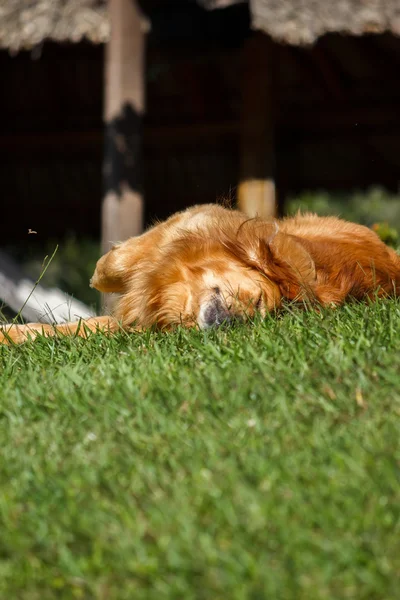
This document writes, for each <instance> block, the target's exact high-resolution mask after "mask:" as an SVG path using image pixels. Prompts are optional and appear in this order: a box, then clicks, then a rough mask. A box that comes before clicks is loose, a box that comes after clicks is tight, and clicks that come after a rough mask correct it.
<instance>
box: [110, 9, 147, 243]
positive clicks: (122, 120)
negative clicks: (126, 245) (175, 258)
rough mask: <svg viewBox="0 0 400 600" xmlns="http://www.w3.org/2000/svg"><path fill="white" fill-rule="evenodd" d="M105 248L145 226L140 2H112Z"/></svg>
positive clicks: (143, 32) (142, 34) (143, 40)
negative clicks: (142, 164) (142, 163)
mask: <svg viewBox="0 0 400 600" xmlns="http://www.w3.org/2000/svg"><path fill="white" fill-rule="evenodd" d="M108 2H109V14H110V21H111V37H110V41H109V42H108V44H107V47H106V56H105V110H104V120H105V146H104V148H105V150H104V187H105V191H104V200H103V207H102V248H103V251H104V252H106V251H107V250H109V248H110V246H111V244H112V242H115V241H118V240H124V239H126V238H128V237H130V236H134V235H138V234H139V233H141V231H142V228H143V188H142V179H143V174H142V167H141V151H142V120H143V114H144V110H145V80H144V54H145V22H144V19H143V16H142V14H141V12H140V10H139V7H138V5H137V2H136V0H108Z"/></svg>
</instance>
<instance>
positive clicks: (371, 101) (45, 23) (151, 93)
mask: <svg viewBox="0 0 400 600" xmlns="http://www.w3.org/2000/svg"><path fill="white" fill-rule="evenodd" d="M399 34H400V7H399V3H398V1H397V0H342V2H340V3H331V4H329V3H328V2H321V1H320V0H251V1H250V2H247V1H240V0H141V1H134V0H108V1H107V0H80V1H78V0H0V70H1V74H2V86H1V90H2V91H1V94H0V111H1V114H2V115H3V117H2V118H1V126H0V127H1V129H0V154H1V160H0V173H1V181H2V196H1V219H2V223H3V227H2V229H1V231H2V235H1V239H0V256H1V257H2V258H3V262H2V261H1V260H0V299H2V301H3V312H4V313H5V314H6V315H9V314H12V313H13V312H14V313H15V312H18V308H15V307H13V306H10V303H11V304H13V303H14V304H15V301H14V302H12V301H10V300H9V297H10V295H8V296H7V294H6V293H4V290H5V289H6V286H7V285H14V286H16V285H18V282H20V281H21V279H22V278H26V277H27V278H28V279H30V280H32V281H34V280H35V279H36V278H37V277H38V276H39V275H40V273H41V271H42V270H43V261H44V257H45V256H46V255H49V254H52V253H53V251H54V249H55V247H56V245H57V244H58V250H57V252H56V255H55V257H54V259H53V260H52V262H51V264H50V266H49V267H48V269H47V271H46V273H45V276H44V277H43V280H42V281H41V285H44V286H45V287H46V286H47V287H57V288H60V289H61V290H63V291H64V292H68V293H69V294H72V295H73V296H74V297H75V298H78V299H79V300H81V301H83V302H84V303H85V304H86V305H87V306H88V307H91V309H92V310H93V311H94V310H96V308H97V307H98V295H97V293H96V292H94V291H93V290H91V289H90V288H89V286H88V281H89V278H90V276H91V274H92V272H93V269H94V265H95V262H96V260H97V258H98V257H99V255H100V253H101V252H102V251H105V250H107V248H108V247H109V245H110V243H111V242H112V241H117V240H121V239H125V238H126V237H128V236H129V235H136V234H138V233H140V231H142V229H143V228H144V227H146V226H147V225H149V224H151V223H152V222H153V221H154V219H164V218H165V217H167V216H168V215H170V214H171V213H173V212H175V211H177V210H180V209H182V208H184V207H186V206H190V205H192V204H196V203H206V202H215V201H218V200H221V199H228V200H229V201H230V202H231V203H232V205H235V204H236V203H238V204H239V206H240V207H241V208H242V209H243V210H245V211H246V212H248V214H249V215H253V214H255V213H256V212H257V213H258V214H262V215H264V216H268V215H277V214H279V215H283V214H287V213H291V212H293V211H295V210H297V209H298V208H299V207H300V208H307V209H311V210H316V211H317V212H319V213H320V214H339V215H341V216H343V217H345V218H349V219H352V220H355V221H359V222H362V223H364V224H366V225H369V226H375V229H377V230H378V232H379V233H380V235H381V236H382V237H383V238H384V239H385V240H386V241H388V242H389V243H392V244H394V245H396V244H397V241H398V240H397V230H400V202H399V172H400V110H399V106H400V80H399V77H398V73H399V69H400V38H399V37H398V36H399ZM2 265H3V267H2ZM4 265H8V266H5V267H4ZM1 290H3V294H2V293H1ZM6 296H7V298H8V299H7V298H6Z"/></svg>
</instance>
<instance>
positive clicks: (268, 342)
mask: <svg viewBox="0 0 400 600" xmlns="http://www.w3.org/2000/svg"><path fill="white" fill-rule="evenodd" d="M0 381H1V386H0V389H1V391H0V395H1V401H0V444H1V458H0V598H1V599H10V600H47V599H51V600H53V599H55V598H57V599H58V598H61V599H64V598H65V599H70V598H71V599H74V598H77V599H80V598H82V599H86V598H88V599H90V598H93V599H101V600H132V599H134V600H136V599H139V600H141V599H145V600H152V599H157V600H158V599H164V598H168V599H169V598H170V599H174V600H175V599H184V600H191V599H196V600H197V599H207V600H208V599H211V600H214V599H228V600H230V599H235V600H236V599H238V600H239V599H243V600H244V599H254V600H256V599H257V600H258V599H260V600H264V599H266V600H281V599H282V600H319V599H330V600H342V599H356V600H363V599H368V600H375V599H381V600H391V599H393V600H395V599H396V600H398V599H399V598H400V519H399V515H400V303H399V302H395V301H388V302H380V303H377V304H375V305H371V306H366V305H351V306H350V305H349V306H346V307H344V308H341V309H339V310H336V311H326V312H325V311H323V312H322V313H309V312H302V311H299V310H293V311H291V310H287V312H286V313H285V314H283V315H281V316H280V317H279V318H275V317H268V318H267V319H266V320H265V321H264V322H259V323H256V324H254V325H251V326H249V325H247V326H246V325H242V326H236V327H234V328H232V329H225V330H219V331H210V332H206V333H204V332H199V331H183V330H179V331H176V332H175V333H173V334H169V335H167V334H159V333H146V334H143V335H138V334H136V335H132V336H130V337H129V336H126V335H124V334H119V335H117V336H116V337H114V338H110V339H107V338H105V337H104V336H102V335H95V336H93V337H92V338H91V339H90V340H88V341H82V340H80V339H72V340H68V339H55V340H54V339H53V340H51V339H40V340H37V341H36V342H35V343H28V344H26V345H24V346H22V347H18V348H6V347H2V348H0Z"/></svg>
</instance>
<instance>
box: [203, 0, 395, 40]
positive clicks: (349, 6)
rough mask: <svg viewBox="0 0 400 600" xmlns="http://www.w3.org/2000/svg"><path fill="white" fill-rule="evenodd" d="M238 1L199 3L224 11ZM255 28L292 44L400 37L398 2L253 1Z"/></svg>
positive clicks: (335, 0)
mask: <svg viewBox="0 0 400 600" xmlns="http://www.w3.org/2000/svg"><path fill="white" fill-rule="evenodd" d="M237 1H238V0H200V2H201V3H202V4H203V6H206V7H208V8H222V7H226V6H227V5H230V4H236V3H237ZM250 12H251V22H252V27H253V29H260V30H261V31H265V32H266V33H268V34H269V35H270V36H271V37H273V38H274V39H276V40H278V41H282V42H286V43H288V44H293V45H306V44H312V43H314V42H315V41H316V40H317V39H318V38H319V37H321V36H322V35H324V34H325V33H331V32H337V33H346V34H350V35H363V34H365V33H383V32H385V31H391V32H392V33H394V34H395V35H400V2H399V0H250Z"/></svg>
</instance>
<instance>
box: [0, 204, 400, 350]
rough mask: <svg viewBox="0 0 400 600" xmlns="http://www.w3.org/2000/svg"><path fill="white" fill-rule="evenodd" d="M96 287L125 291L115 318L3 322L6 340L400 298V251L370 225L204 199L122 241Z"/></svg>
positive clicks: (213, 321) (212, 321)
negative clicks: (250, 212)
mask: <svg viewBox="0 0 400 600" xmlns="http://www.w3.org/2000/svg"><path fill="white" fill-rule="evenodd" d="M91 285H92V286H93V287H94V288H96V289H97V290H100V291H101V292H105V293H117V294H119V298H118V301H117V303H116V307H115V311H114V315H113V316H112V317H97V318H92V319H88V320H86V321H84V322H78V323H67V324H62V325H54V326H52V325H42V324H28V325H4V326H3V328H2V329H1V331H0V341H1V342H3V343H12V342H16V343H20V342H23V341H25V340H26V339H28V338H29V337H35V335H37V333H43V334H44V335H47V336H49V335H56V334H57V333H61V334H66V335H80V336H83V337H86V336H87V335H88V334H89V333H90V332H91V331H96V330H102V331H106V332H113V331H116V330H117V329H119V328H122V329H125V330H128V331H129V330H130V331H135V330H142V329H144V328H148V327H152V326H156V327H158V328H161V329H169V328H171V327H173V326H175V325H183V326H185V327H193V326H197V327H200V328H207V327H212V326H217V325H220V324H221V323H226V322H229V321H230V320H232V319H239V320H245V319H248V318H251V317H253V316H254V315H255V313H261V315H264V314H265V313H266V312H267V311H272V310H275V309H277V308H279V307H280V306H281V305H282V301H283V300H289V301H298V302H299V303H303V304H306V305H315V306H321V305H322V306H335V305H336V306H337V305H339V304H341V303H343V302H344V301H345V300H346V299H349V298H354V299H357V300H361V299H368V298H369V299H375V298H377V297H385V296H395V295H397V294H398V293H399V290H400V257H399V256H398V255H397V254H396V253H395V252H394V250H392V249H391V248H388V247H387V246H386V245H385V244H384V243H383V242H382V241H381V240H380V239H379V238H378V236H377V235H376V234H375V233H374V232H373V231H371V230H370V229H368V228H366V227H363V226H362V225H357V224H355V223H349V222H346V221H342V220H340V219H338V218H336V217H318V216H316V215H314V214H298V215H297V216H295V217H292V218H286V219H283V220H262V219H259V218H253V219H249V218H248V217H246V215H244V214H242V213H241V212H238V211H235V210H228V209H226V208H223V207H221V206H218V205H203V206H195V207H192V208H189V209H188V210H186V211H183V212H180V213H178V214H176V215H173V216H172V217H170V218H169V219H168V220H167V221H165V222H164V223H159V224H157V225H155V226H154V227H152V228H151V229H149V230H148V231H147V232H145V233H144V234H143V235H140V236H138V237H135V238H131V239H129V240H127V241H125V242H122V243H118V244H116V245H115V246H114V247H113V248H112V249H111V250H110V251H109V252H108V253H107V254H105V255H104V256H103V257H102V258H100V260H99V261H98V263H97V266H96V270H95V272H94V275H93V277H92V280H91Z"/></svg>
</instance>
